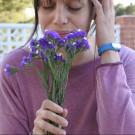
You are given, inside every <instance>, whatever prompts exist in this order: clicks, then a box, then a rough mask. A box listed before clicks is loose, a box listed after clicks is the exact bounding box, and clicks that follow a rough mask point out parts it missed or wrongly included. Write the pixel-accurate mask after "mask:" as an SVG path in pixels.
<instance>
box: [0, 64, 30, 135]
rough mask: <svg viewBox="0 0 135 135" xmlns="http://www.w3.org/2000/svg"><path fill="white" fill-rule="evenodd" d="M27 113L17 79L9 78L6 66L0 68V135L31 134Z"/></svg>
mask: <svg viewBox="0 0 135 135" xmlns="http://www.w3.org/2000/svg"><path fill="white" fill-rule="evenodd" d="M28 127H29V126H28V120H27V113H26V111H25V107H24V105H23V102H22V99H21V95H20V93H19V86H18V85H17V79H16V77H15V76H14V75H13V76H10V77H7V76H6V75H5V73H4V64H3V65H1V67H0V134H1V135H4V134H9V135H17V134H18V135H21V134H22V135H24V134H25V135H26V134H29V128H28Z"/></svg>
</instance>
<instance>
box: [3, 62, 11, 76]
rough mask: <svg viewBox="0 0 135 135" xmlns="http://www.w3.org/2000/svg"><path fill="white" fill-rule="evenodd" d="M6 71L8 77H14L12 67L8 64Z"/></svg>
mask: <svg viewBox="0 0 135 135" xmlns="http://www.w3.org/2000/svg"><path fill="white" fill-rule="evenodd" d="M4 71H5V72H6V75H7V76H10V75H12V70H11V66H10V65H9V64H6V66H5V68H4Z"/></svg>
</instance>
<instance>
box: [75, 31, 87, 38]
mask: <svg viewBox="0 0 135 135" xmlns="http://www.w3.org/2000/svg"><path fill="white" fill-rule="evenodd" d="M74 35H75V37H77V38H83V37H86V32H85V31H83V30H81V29H78V30H77V31H75V32H74Z"/></svg>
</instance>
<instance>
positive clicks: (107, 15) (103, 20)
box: [91, 0, 115, 47]
mask: <svg viewBox="0 0 135 135" xmlns="http://www.w3.org/2000/svg"><path fill="white" fill-rule="evenodd" d="M91 1H92V2H93V4H94V6H95V10H96V43H97V45H98V47H99V46H100V45H102V44H104V43H110V42H114V40H115V38H114V37H115V36H114V24H115V14H114V6H113V0H91Z"/></svg>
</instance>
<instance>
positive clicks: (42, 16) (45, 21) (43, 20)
mask: <svg viewBox="0 0 135 135" xmlns="http://www.w3.org/2000/svg"><path fill="white" fill-rule="evenodd" d="M46 18H48V17H47V16H46V15H45V14H44V12H43V11H42V10H40V9H39V11H38V19H39V24H40V25H41V28H42V30H44V27H45V26H46V25H47V24H48V23H49V18H48V19H46Z"/></svg>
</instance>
